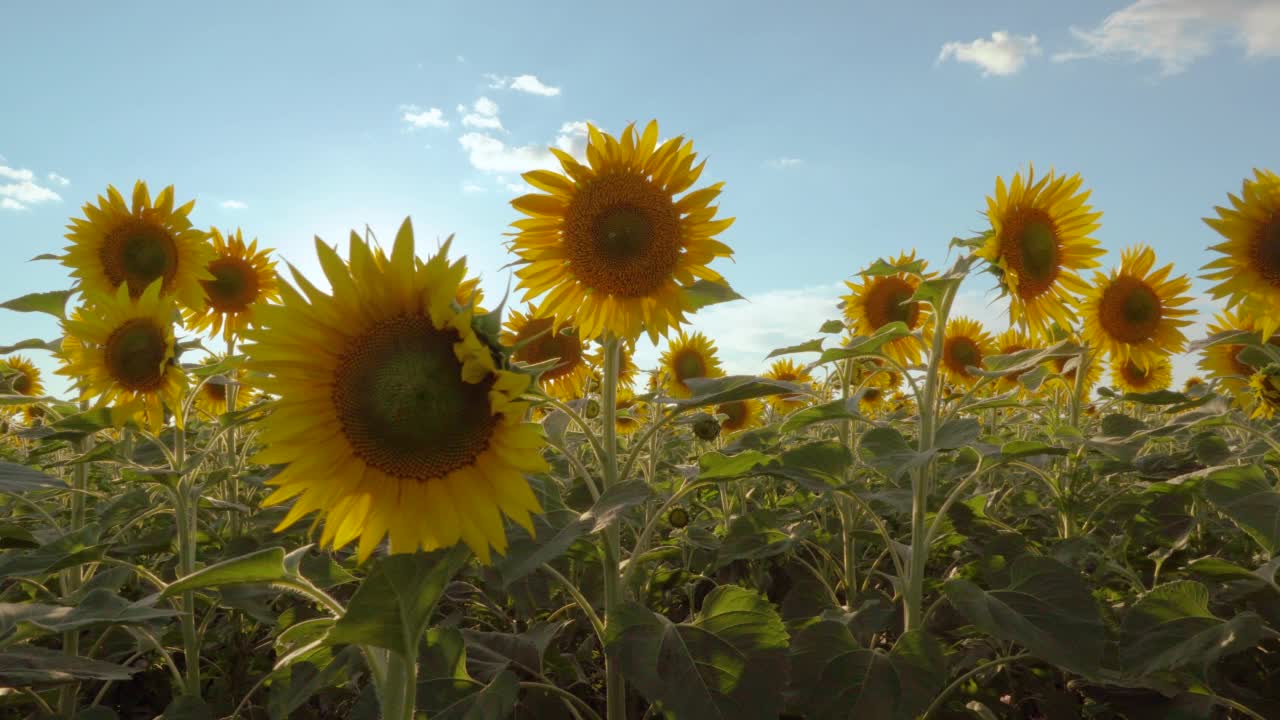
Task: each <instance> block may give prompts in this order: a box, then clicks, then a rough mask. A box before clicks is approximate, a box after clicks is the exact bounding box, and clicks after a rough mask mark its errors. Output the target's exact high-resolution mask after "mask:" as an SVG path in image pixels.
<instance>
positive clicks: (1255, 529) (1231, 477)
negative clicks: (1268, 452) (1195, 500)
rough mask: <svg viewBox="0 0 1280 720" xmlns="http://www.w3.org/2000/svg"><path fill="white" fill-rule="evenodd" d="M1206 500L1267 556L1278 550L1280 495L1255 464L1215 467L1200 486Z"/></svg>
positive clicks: (1279, 546) (1279, 544)
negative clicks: (1259, 546) (1246, 534)
mask: <svg viewBox="0 0 1280 720" xmlns="http://www.w3.org/2000/svg"><path fill="white" fill-rule="evenodd" d="M1200 488H1201V491H1202V492H1203V493H1204V496H1205V499H1207V500H1208V501H1209V502H1211V503H1213V504H1214V506H1215V507H1217V508H1218V510H1220V511H1222V514H1223V515H1226V516H1227V517H1229V518H1231V520H1232V522H1234V523H1235V524H1236V525H1238V526H1239V527H1240V529H1241V530H1244V531H1245V532H1246V533H1248V535H1249V537H1251V538H1253V539H1254V541H1255V542H1257V543H1258V544H1259V545H1261V546H1262V549H1264V550H1266V551H1267V554H1268V555H1275V554H1276V553H1277V551H1280V493H1277V492H1276V491H1275V490H1273V489H1272V487H1271V483H1270V482H1268V481H1267V474H1266V472H1265V471H1263V469H1262V468H1261V467H1260V466H1258V465H1237V466H1234V467H1225V468H1217V469H1215V470H1212V471H1210V472H1208V473H1207V474H1206V475H1205V478H1204V481H1203V483H1202V484H1201V485H1200Z"/></svg>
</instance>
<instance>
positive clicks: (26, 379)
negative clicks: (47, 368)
mask: <svg viewBox="0 0 1280 720" xmlns="http://www.w3.org/2000/svg"><path fill="white" fill-rule="evenodd" d="M6 375H9V376H10V377H9V387H10V388H12V390H13V393H14V394H15V395H26V396H28V397H40V396H41V395H44V381H43V380H42V379H41V377H40V369H39V368H37V367H36V365H35V363H33V362H31V360H30V359H29V358H27V357H24V356H22V355H10V356H9V357H8V358H6V359H0V385H3V384H4V378H5V376H6ZM6 409H7V410H18V409H21V410H22V412H23V415H24V416H25V417H26V418H27V420H28V421H30V420H32V419H34V418H35V417H38V416H39V414H40V412H41V410H40V408H38V407H36V406H35V405H23V406H9V407H8V408H6Z"/></svg>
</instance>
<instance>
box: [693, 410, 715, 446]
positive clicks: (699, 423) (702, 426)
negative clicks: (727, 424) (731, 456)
mask: <svg viewBox="0 0 1280 720" xmlns="http://www.w3.org/2000/svg"><path fill="white" fill-rule="evenodd" d="M693 434H694V435H697V436H698V439H699V440H705V441H707V442H711V441H712V440H715V439H716V438H717V437H719V435H720V423H718V422H716V419H715V418H713V417H711V416H710V415H703V416H701V417H699V418H698V419H697V420H694V421H693Z"/></svg>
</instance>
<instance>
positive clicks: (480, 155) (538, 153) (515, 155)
mask: <svg viewBox="0 0 1280 720" xmlns="http://www.w3.org/2000/svg"><path fill="white" fill-rule="evenodd" d="M458 143H459V144H460V145H462V148H463V149H464V150H466V151H467V159H468V160H469V161H470V162H471V167H473V168H475V169H477V170H483V171H485V172H490V173H503V174H518V173H523V172H528V171H529V170H536V169H538V168H555V167H559V161H558V160H556V158H555V156H554V155H552V154H551V151H550V150H548V149H547V146H546V145H545V144H543V143H534V144H530V145H519V146H517V145H508V144H506V143H505V142H503V141H502V140H500V139H499V138H496V137H494V136H492V135H490V134H488V133H483V132H469V133H466V134H464V135H463V136H462V137H460V138H458ZM554 144H555V146H556V147H558V148H560V149H561V150H563V151H565V152H567V153H569V154H570V155H573V156H574V157H579V158H580V157H582V156H583V155H584V154H585V153H586V145H587V124H586V123H585V122H582V121H578V122H567V123H564V124H563V125H561V126H560V132H559V133H557V134H556V138H555V140H554Z"/></svg>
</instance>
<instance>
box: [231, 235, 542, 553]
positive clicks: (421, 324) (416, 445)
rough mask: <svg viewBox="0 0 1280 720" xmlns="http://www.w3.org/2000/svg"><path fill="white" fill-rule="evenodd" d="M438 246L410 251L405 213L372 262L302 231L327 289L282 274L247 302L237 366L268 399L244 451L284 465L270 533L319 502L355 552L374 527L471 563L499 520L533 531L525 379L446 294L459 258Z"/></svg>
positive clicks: (373, 539)
mask: <svg viewBox="0 0 1280 720" xmlns="http://www.w3.org/2000/svg"><path fill="white" fill-rule="evenodd" d="M448 249H449V243H448V242H445V243H444V245H443V247H442V248H441V249H440V251H439V252H438V253H437V254H436V255H434V256H432V257H431V258H429V259H428V260H427V261H426V262H423V263H418V262H416V261H415V256H414V237H413V227H412V225H411V224H410V223H409V221H408V219H406V220H405V222H404V224H403V225H402V226H401V227H400V230H399V232H397V233H396V238H395V245H394V247H393V248H392V250H391V254H390V256H389V257H388V258H386V262H382V263H380V262H378V261H377V259H376V258H375V254H374V252H373V251H372V250H371V249H370V247H369V245H368V244H367V243H365V242H364V241H362V240H361V239H360V238H359V237H358V236H354V235H353V237H352V240H351V246H350V251H349V253H348V259H347V260H346V261H345V262H344V261H343V260H342V259H341V258H340V257H338V254H337V252H336V251H335V250H334V249H333V248H331V247H330V246H328V245H326V244H325V243H324V242H322V241H319V240H317V242H316V252H317V253H318V254H319V256H320V266H321V267H322V268H323V270H324V272H325V275H326V276H327V278H328V280H329V285H330V287H331V288H332V290H331V293H330V294H325V293H323V292H321V291H319V290H318V289H316V288H315V287H314V286H312V285H310V284H307V285H304V287H303V290H304V291H302V292H300V291H299V290H296V289H294V287H293V286H292V285H290V284H287V283H282V284H281V286H280V295H281V303H280V304H279V305H267V306H264V307H263V308H261V311H260V312H261V316H260V326H259V327H256V328H253V329H251V330H250V331H249V332H248V333H247V335H248V338H249V339H250V340H251V341H252V343H253V344H252V345H250V346H248V347H246V353H247V354H248V355H249V358H250V360H249V364H248V368H247V369H248V370H250V371H251V372H253V373H254V374H255V378H257V379H256V380H255V384H256V385H257V386H258V387H259V388H261V389H262V390H263V391H264V392H267V393H270V394H271V395H274V396H277V397H278V400H276V401H275V402H274V409H273V410H272V412H271V414H270V415H268V416H266V417H265V418H264V419H263V420H262V421H261V431H260V434H259V437H260V439H261V440H262V442H263V444H264V445H265V446H266V449H265V450H263V451H261V452H260V453H259V455H258V456H257V460H258V461H259V462H264V463H278V464H284V465H286V466H287V467H285V469H284V470H283V471H281V472H280V474H279V475H277V476H275V477H274V478H272V480H271V481H270V482H271V484H273V485H275V486H277V489H276V491H275V492H274V493H272V494H271V495H270V496H269V497H268V498H267V499H266V501H265V502H266V503H267V504H278V503H281V502H284V501H286V500H289V499H293V500H294V502H293V507H292V508H290V510H289V512H288V514H287V515H286V516H285V518H284V520H283V522H282V523H281V528H280V529H283V528H284V527H287V526H289V525H292V524H293V523H295V522H297V521H298V520H299V519H301V518H302V517H303V516H305V515H307V514H309V513H311V512H313V511H319V512H320V514H321V519H322V520H323V523H324V531H323V533H322V534H321V537H320V541H321V544H322V545H326V546H333V547H341V546H344V545H346V544H348V543H350V542H352V541H357V540H358V549H357V555H358V558H359V559H360V560H364V559H365V558H367V557H369V555H370V554H371V553H372V552H373V550H374V549H375V548H376V547H377V546H378V545H379V543H380V542H381V541H382V539H383V538H384V537H387V536H390V547H391V552H393V553H403V552H413V551H415V550H417V549H418V548H423V549H432V548H437V547H446V546H449V545H453V544H455V543H457V542H458V541H459V540H461V541H463V542H466V544H467V545H468V546H469V547H470V548H471V549H472V550H473V551H474V552H475V553H476V555H477V556H478V557H479V559H480V560H481V561H482V562H486V563H487V562H488V561H489V559H490V551H491V549H496V550H497V551H499V552H503V551H504V550H505V548H506V534H505V531H504V529H503V524H502V516H503V515H505V516H507V517H509V518H511V519H512V520H514V521H515V522H516V523H518V524H519V525H521V526H522V527H524V528H525V529H526V530H527V531H529V532H530V533H532V532H533V527H532V521H531V513H536V512H539V511H540V509H539V505H538V501H537V499H536V498H535V497H534V495H533V492H532V490H531V489H530V488H529V485H528V483H527V482H526V481H525V479H524V473H526V472H542V471H545V470H546V468H547V464H546V462H545V460H544V459H543V458H542V453H541V448H542V445H543V443H544V439H543V436H542V433H541V429H540V428H539V427H538V426H537V425H534V424H532V423H526V422H524V416H525V411H526V410H527V409H528V403H527V402H523V401H521V400H520V399H519V398H520V396H521V394H522V393H523V392H524V391H525V389H526V388H527V387H528V386H529V382H530V378H529V376H528V375H524V374H520V373H516V372H512V371H510V370H508V369H506V368H504V367H501V366H500V362H501V361H502V355H501V354H500V353H495V352H494V350H493V348H494V347H495V346H496V345H497V338H482V337H481V336H480V335H479V334H478V333H477V331H476V329H475V324H474V323H473V322H472V320H473V317H472V313H471V310H470V309H465V308H459V306H458V304H457V303H456V302H455V301H456V298H457V294H458V287H459V285H460V284H461V283H462V281H463V279H464V278H465V277H466V264H465V262H464V261H462V260H450V259H449V258H448Z"/></svg>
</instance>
